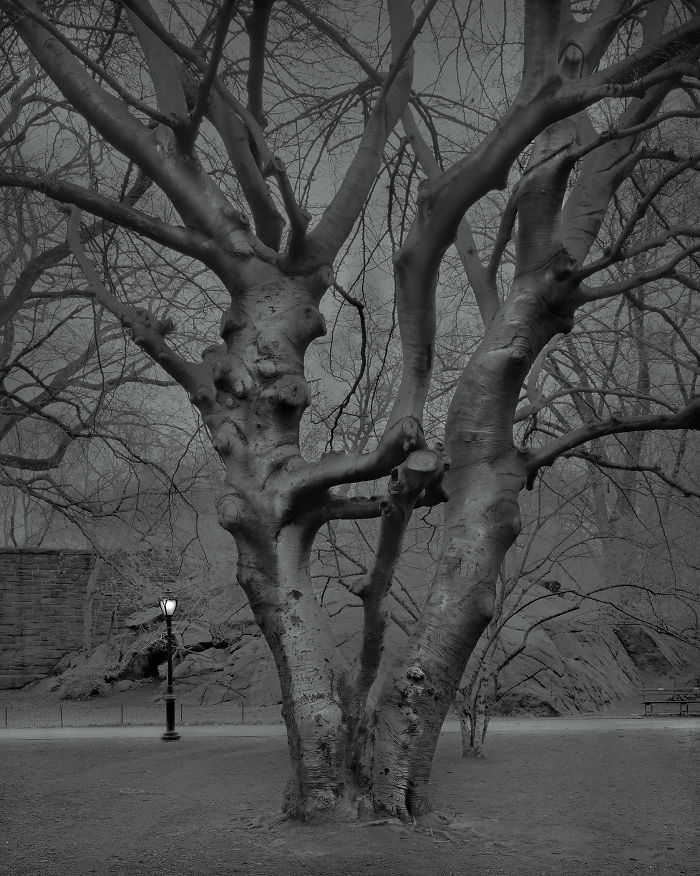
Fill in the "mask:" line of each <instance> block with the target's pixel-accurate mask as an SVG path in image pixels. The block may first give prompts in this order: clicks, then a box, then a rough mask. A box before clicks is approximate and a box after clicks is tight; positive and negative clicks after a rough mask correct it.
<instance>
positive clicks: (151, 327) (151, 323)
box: [121, 307, 175, 345]
mask: <svg viewBox="0 0 700 876" xmlns="http://www.w3.org/2000/svg"><path fill="white" fill-rule="evenodd" d="M121 322H122V325H123V326H124V327H125V328H128V329H129V330H130V332H131V337H132V339H133V341H134V343H136V344H139V345H141V344H143V343H145V341H146V339H147V337H148V335H149V334H153V333H155V334H157V335H159V336H160V337H162V338H164V337H166V336H167V335H170V334H172V333H173V332H174V331H175V323H174V322H173V321H172V319H168V318H165V319H159V318H158V317H157V316H156V315H155V314H153V313H150V312H149V311H148V310H146V309H145V308H143V307H137V308H135V309H134V312H133V315H129V316H124V317H122V321H121Z"/></svg>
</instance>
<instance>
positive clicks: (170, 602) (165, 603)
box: [158, 594, 180, 739]
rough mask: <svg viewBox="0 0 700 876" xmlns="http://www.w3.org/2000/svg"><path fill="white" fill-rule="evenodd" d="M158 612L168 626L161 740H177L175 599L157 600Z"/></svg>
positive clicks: (178, 736) (165, 597)
mask: <svg viewBox="0 0 700 876" xmlns="http://www.w3.org/2000/svg"><path fill="white" fill-rule="evenodd" d="M158 602H159V603H160V610H161V611H162V612H163V617H164V618H165V623H166V624H167V626H168V687H167V689H166V692H165V724H166V729H165V733H163V736H162V737H161V738H162V739H179V738H180V734H179V733H178V732H177V730H176V729H175V694H174V693H173V638H172V623H173V615H174V614H175V609H176V608H177V597H176V596H172V595H171V594H167V595H166V596H161V597H160V599H159V600H158Z"/></svg>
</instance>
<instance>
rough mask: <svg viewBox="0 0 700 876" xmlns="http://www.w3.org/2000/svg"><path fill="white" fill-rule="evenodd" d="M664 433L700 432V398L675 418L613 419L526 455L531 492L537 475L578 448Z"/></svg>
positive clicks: (578, 431) (567, 435) (525, 452)
mask: <svg viewBox="0 0 700 876" xmlns="http://www.w3.org/2000/svg"><path fill="white" fill-rule="evenodd" d="M660 429H668V430H675V429H700V396H695V397H694V398H693V399H692V400H691V401H690V402H689V403H688V404H687V405H686V406H685V407H684V408H682V409H681V410H680V411H677V412H676V413H673V414H656V415H653V416H649V417H635V418H629V419H625V420H622V419H620V418H618V417H611V418H610V419H608V420H603V421H601V422H598V423H589V424H587V425H585V426H581V427H580V428H578V429H573V430H572V431H571V432H569V433H567V434H566V435H562V436H561V437H560V438H557V439H556V440H554V441H551V442H550V443H549V444H545V445H544V446H543V447H540V448H538V449H537V450H528V451H524V459H525V469H526V471H527V473H528V488H529V489H532V485H533V484H534V481H535V478H536V476H537V472H538V471H539V470H540V469H541V468H543V467H545V466H549V465H552V463H553V462H554V461H555V460H556V459H558V458H559V457H560V456H563V455H564V454H565V453H567V452H568V451H570V450H573V449H574V448H575V447H579V446H580V445H581V444H586V443H587V442H588V441H592V440H593V439H595V438H602V437H603V436H605V435H620V434H624V433H626V432H648V431H654V430H660Z"/></svg>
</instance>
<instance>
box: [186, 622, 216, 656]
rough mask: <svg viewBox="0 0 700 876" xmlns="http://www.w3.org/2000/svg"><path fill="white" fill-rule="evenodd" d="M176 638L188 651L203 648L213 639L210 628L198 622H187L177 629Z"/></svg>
mask: <svg viewBox="0 0 700 876" xmlns="http://www.w3.org/2000/svg"><path fill="white" fill-rule="evenodd" d="M178 639H179V640H180V642H181V643H182V646H183V648H186V649H187V650H188V651H192V650H195V649H198V648H205V647H207V646H210V645H211V644H212V641H213V640H212V634H211V630H210V629H209V628H208V627H205V626H201V625H200V624H187V626H185V627H183V628H182V629H180V630H179V631H178Z"/></svg>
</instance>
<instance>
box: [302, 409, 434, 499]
mask: <svg viewBox="0 0 700 876" xmlns="http://www.w3.org/2000/svg"><path fill="white" fill-rule="evenodd" d="M424 445H425V440H424V438H423V429H422V427H421V424H420V422H419V421H418V420H416V419H415V417H406V418H405V419H403V420H399V421H397V422H396V423H394V424H393V425H392V426H389V427H388V428H387V429H386V430H385V432H384V434H383V435H382V437H381V439H380V441H379V444H378V445H377V448H376V449H375V450H373V451H372V452H370V453H329V454H328V455H327V456H323V457H321V459H319V460H318V462H311V463H306V464H304V465H303V466H298V467H295V468H294V470H293V471H291V472H290V479H291V482H292V484H291V489H290V494H291V496H292V497H293V498H300V497H301V496H303V495H309V494H313V493H318V492H321V491H322V490H327V489H328V488H330V487H335V486H339V485H340V484H350V483H355V482H360V481H371V480H375V479H376V478H380V477H384V476H385V475H387V474H388V473H389V472H390V471H391V469H392V468H394V467H395V466H397V465H399V464H400V463H401V462H403V460H404V459H405V458H406V456H407V455H408V454H409V453H410V452H411V451H413V450H417V449H421V448H422V447H424Z"/></svg>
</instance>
